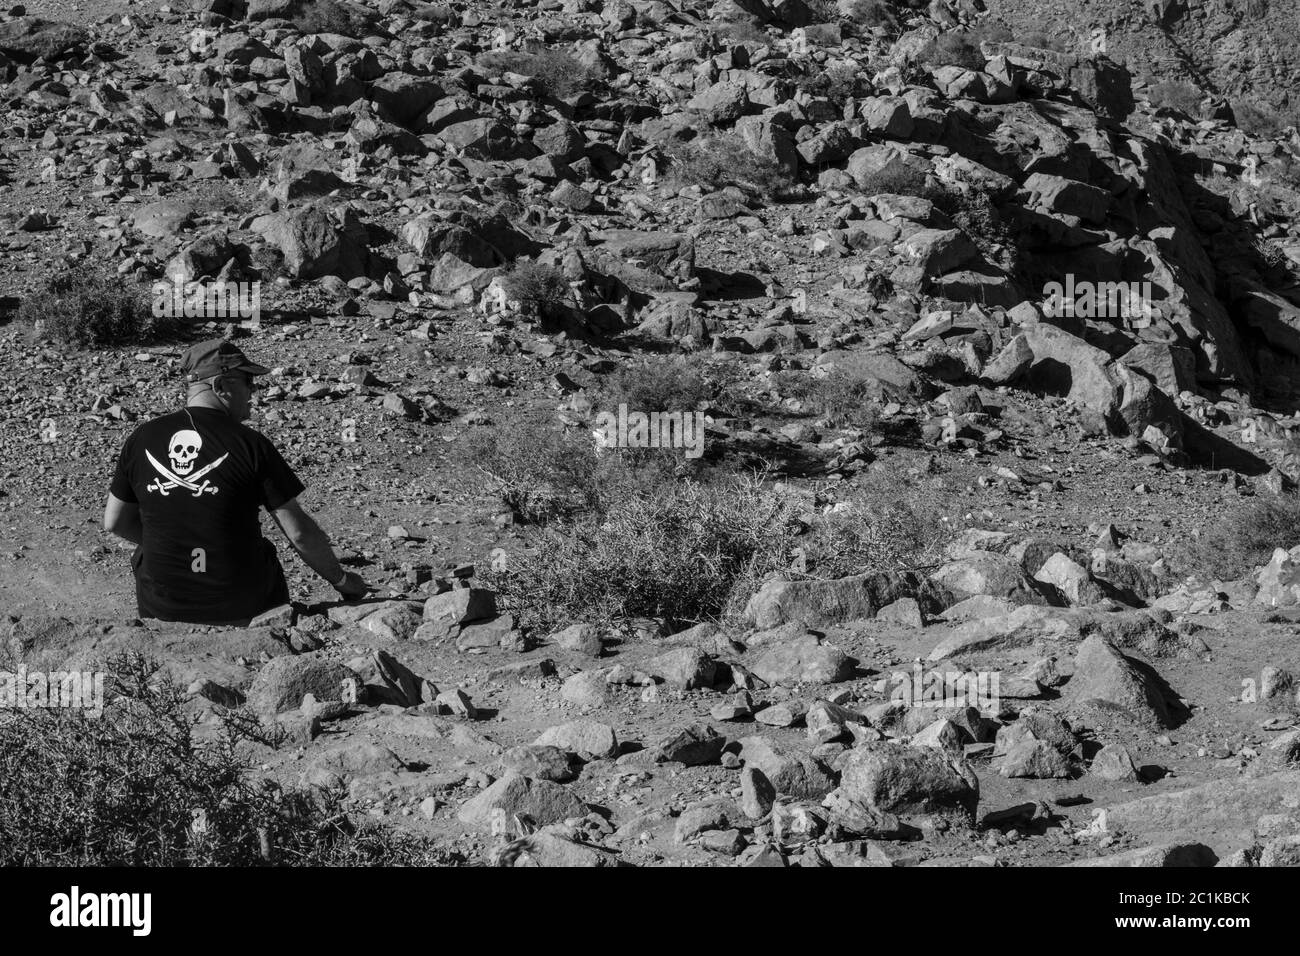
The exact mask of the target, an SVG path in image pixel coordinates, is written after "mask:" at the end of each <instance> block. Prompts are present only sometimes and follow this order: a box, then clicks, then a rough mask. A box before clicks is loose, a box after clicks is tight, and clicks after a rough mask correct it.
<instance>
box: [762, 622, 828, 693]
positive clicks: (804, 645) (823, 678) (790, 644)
mask: <svg viewBox="0 0 1300 956" xmlns="http://www.w3.org/2000/svg"><path fill="white" fill-rule="evenodd" d="M750 669H751V670H752V671H753V672H754V674H755V675H756V676H757V677H759V678H760V679H761V680H764V681H766V682H767V683H769V684H773V685H781V686H787V687H789V686H793V685H795V684H812V683H817V684H833V683H838V682H839V681H844V680H848V679H849V678H850V677H852V676H853V662H852V660H851V659H850V658H849V657H848V655H846V654H845V653H844V652H843V651H841V650H840V649H839V648H838V647H836V646H835V645H834V644H825V643H823V642H822V641H821V639H820V638H818V637H817V635H815V634H800V635H798V636H797V637H794V638H792V639H790V640H788V641H780V642H777V643H774V644H772V645H771V646H769V647H765V648H763V649H762V651H761V652H760V653H759V656H758V658H757V659H756V660H755V661H754V662H753V663H752V664H751V665H750Z"/></svg>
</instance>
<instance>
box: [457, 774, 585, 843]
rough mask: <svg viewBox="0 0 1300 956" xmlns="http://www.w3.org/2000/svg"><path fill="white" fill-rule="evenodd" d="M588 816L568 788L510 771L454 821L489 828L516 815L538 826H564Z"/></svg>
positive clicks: (464, 805) (462, 808)
mask: <svg viewBox="0 0 1300 956" xmlns="http://www.w3.org/2000/svg"><path fill="white" fill-rule="evenodd" d="M586 815H587V805H586V804H585V803H583V802H582V801H581V800H579V799H578V798H577V797H576V796H575V795H574V793H573V791H572V790H570V789H569V788H568V787H566V786H564V785H563V784H559V783H554V782H552V781H550V780H535V779H533V778H531V777H525V776H524V775H523V774H519V773H514V772H509V773H507V774H506V775H505V776H503V777H502V778H501V779H500V780H498V781H497V782H496V783H494V784H492V786H490V787H488V788H487V789H486V790H484V791H483V792H482V793H480V794H479V795H478V796H476V797H471V798H470V799H469V800H467V801H466V802H465V803H464V804H463V805H462V806H461V808H460V811H459V812H458V813H457V814H456V818H457V819H458V820H460V822H461V823H464V824H466V825H467V826H471V827H475V828H478V829H489V828H491V827H492V826H493V824H494V822H495V821H498V820H500V821H503V822H505V823H506V824H507V825H508V824H509V822H510V821H512V820H513V819H514V818H515V817H516V816H519V817H527V818H529V819H530V820H531V821H532V822H533V824H535V825H537V826H546V825H547V824H551V823H563V822H564V821H565V820H567V819H571V818H573V817H584V816H586Z"/></svg>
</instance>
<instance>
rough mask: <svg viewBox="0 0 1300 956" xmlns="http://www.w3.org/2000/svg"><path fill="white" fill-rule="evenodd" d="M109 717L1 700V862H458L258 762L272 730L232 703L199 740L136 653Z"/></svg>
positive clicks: (111, 673)
mask: <svg viewBox="0 0 1300 956" xmlns="http://www.w3.org/2000/svg"><path fill="white" fill-rule="evenodd" d="M107 668H108V674H107V679H106V680H105V709H104V712H103V714H102V715H101V716H99V717H91V716H88V715H86V714H84V713H81V712H77V711H70V710H62V709H25V710H21V711H16V712H4V713H0V865H4V866H76V867H85V866H266V865H279V866H296V865H305V866H322V865H358V864H376V863H385V864H414V865H428V864H430V863H438V862H442V863H447V862H453V858H452V856H451V855H450V854H447V853H444V852H442V851H439V850H438V849H437V848H436V847H434V846H433V845H431V844H428V843H426V842H424V841H420V840H415V839H412V838H409V837H404V836H399V835H397V834H391V833H387V832H385V831H382V830H379V829H377V828H373V827H369V826H361V825H358V824H357V823H355V822H354V821H352V820H351V819H350V818H349V817H348V816H347V815H346V814H344V813H342V812H341V810H340V805H341V804H340V801H341V795H340V794H338V793H335V792H328V791H300V790H286V789H283V788H282V787H280V786H278V785H277V784H275V783H273V782H272V781H270V780H266V779H258V778H255V777H253V776H252V775H251V772H250V769H249V768H250V763H251V760H250V754H251V753H253V752H255V751H256V748H258V747H261V746H264V745H265V744H266V743H267V740H268V738H267V737H266V735H265V734H264V733H263V732H262V731H261V730H260V727H259V725H258V724H257V722H256V721H255V720H252V719H247V718H246V716H245V715H241V714H240V713H239V712H231V713H230V714H228V715H227V718H228V719H226V720H225V721H224V722H223V726H222V728H221V732H220V733H219V734H218V735H217V737H216V738H215V739H200V738H199V736H198V735H197V734H196V732H195V730H196V728H195V725H194V719H193V718H192V717H191V715H190V713H189V712H188V711H187V709H186V707H185V703H186V694H185V693H184V691H182V690H181V689H180V688H179V687H177V686H176V685H175V684H173V683H172V682H171V681H169V680H167V679H164V678H162V677H160V675H159V674H158V667H157V664H156V663H154V662H152V661H150V660H148V659H146V658H145V657H143V656H142V655H139V654H128V655H121V656H119V657H116V658H113V659H111V660H110V661H109V662H108V664H107Z"/></svg>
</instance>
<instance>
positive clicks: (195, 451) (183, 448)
mask: <svg viewBox="0 0 1300 956" xmlns="http://www.w3.org/2000/svg"><path fill="white" fill-rule="evenodd" d="M202 448H203V438H202V436H200V435H199V433H198V432H196V431H192V430H190V429H188V428H185V429H182V430H181V431H178V432H177V433H176V434H175V435H173V436H172V439H171V441H169V442H168V443H167V457H168V458H170V459H171V460H172V470H173V471H174V472H176V474H178V475H181V476H184V475H188V474H189V473H190V472H191V471H192V470H193V469H194V460H195V459H196V458H198V457H199V450H200V449H202Z"/></svg>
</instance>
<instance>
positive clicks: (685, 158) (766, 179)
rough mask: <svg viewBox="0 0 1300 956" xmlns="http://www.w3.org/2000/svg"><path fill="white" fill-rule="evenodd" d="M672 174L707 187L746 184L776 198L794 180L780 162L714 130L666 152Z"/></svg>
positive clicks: (708, 188) (732, 135)
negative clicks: (710, 133) (713, 132)
mask: <svg viewBox="0 0 1300 956" xmlns="http://www.w3.org/2000/svg"><path fill="white" fill-rule="evenodd" d="M669 158H670V159H671V160H672V164H673V165H672V175H673V177H674V179H675V180H676V181H677V182H679V183H681V184H682V185H686V186H699V187H700V188H702V189H705V190H707V191H714V190H718V189H722V188H723V187H725V186H740V187H741V188H746V187H748V188H749V189H750V190H752V191H755V192H758V193H761V194H762V195H765V196H769V197H773V198H779V197H780V196H782V195H784V194H785V193H786V192H788V191H789V190H790V189H791V188H793V186H794V184H795V180H794V178H793V176H792V175H791V174H790V172H789V171H788V170H786V169H785V168H784V167H782V166H781V165H780V164H778V163H775V162H773V161H771V160H768V159H765V158H763V157H761V156H756V155H754V153H753V152H751V151H750V149H749V147H747V146H746V145H745V144H744V143H743V142H742V141H741V140H740V138H739V137H737V136H735V135H734V134H717V135H712V136H706V137H701V138H699V139H694V140H691V141H690V142H689V143H685V144H682V145H680V146H677V147H676V148H675V149H673V150H672V152H671V153H670V156H669Z"/></svg>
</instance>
